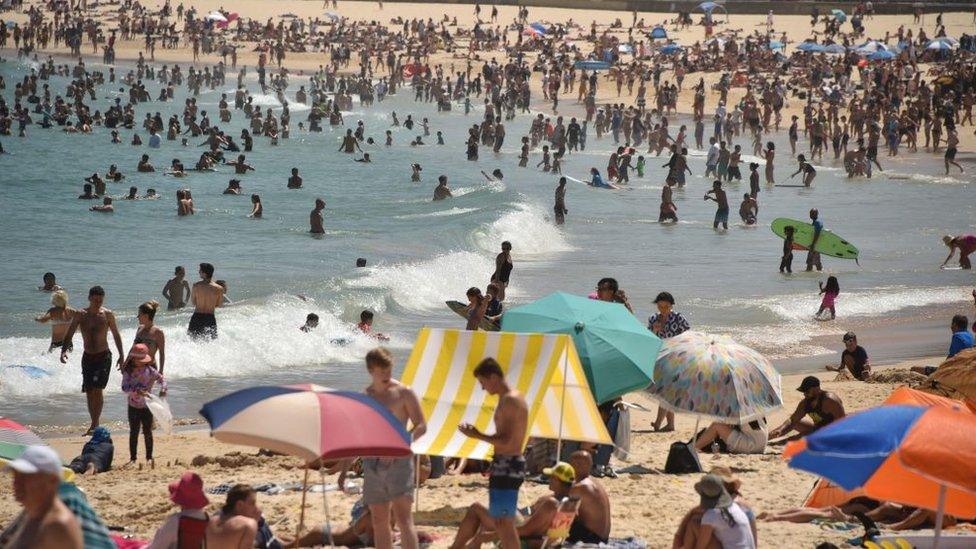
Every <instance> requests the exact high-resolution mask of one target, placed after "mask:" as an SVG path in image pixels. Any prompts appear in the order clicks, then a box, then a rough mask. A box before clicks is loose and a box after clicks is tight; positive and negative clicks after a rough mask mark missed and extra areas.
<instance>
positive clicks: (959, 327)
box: [911, 291, 976, 376]
mask: <svg viewBox="0 0 976 549" xmlns="http://www.w3.org/2000/svg"><path fill="white" fill-rule="evenodd" d="M973 297H976V291H974V292H973ZM949 331H951V332H952V339H950V340H949V353H948V355H947V356H946V358H952V357H954V356H956V355H957V354H958V353H959V352H960V351H965V350H966V349H970V348H972V347H973V346H974V341H973V334H971V333H970V332H969V318H967V317H966V315H955V316H953V317H952V321H951V322H950V323H949ZM911 370H912V371H913V372H917V373H919V374H922V375H924V376H930V375H932V374H934V373H935V371H936V370H938V367H937V366H912V368H911Z"/></svg>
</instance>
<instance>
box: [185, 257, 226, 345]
mask: <svg viewBox="0 0 976 549" xmlns="http://www.w3.org/2000/svg"><path fill="white" fill-rule="evenodd" d="M213 275H214V266H213V265H211V264H210V263H201V264H200V278H201V280H200V281H199V282H196V283H195V284H193V290H192V292H191V294H190V299H191V300H192V301H193V316H191V317H190V325H189V327H188V329H187V333H188V334H189V335H190V337H191V338H193V339H217V317H216V316H214V311H215V310H216V309H217V307H219V306H220V305H221V303H223V299H224V288H223V287H222V286H221V285H220V284H217V283H216V282H214V281H213Z"/></svg>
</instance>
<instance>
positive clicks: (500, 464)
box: [458, 358, 529, 549]
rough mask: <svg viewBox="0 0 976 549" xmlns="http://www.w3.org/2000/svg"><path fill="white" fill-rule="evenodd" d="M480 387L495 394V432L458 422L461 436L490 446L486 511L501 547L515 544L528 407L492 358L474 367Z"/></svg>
mask: <svg viewBox="0 0 976 549" xmlns="http://www.w3.org/2000/svg"><path fill="white" fill-rule="evenodd" d="M474 376H475V377H476V378H477V379H478V382H479V383H480V384H481V387H482V389H484V390H485V391H487V392H488V394H490V395H498V398H499V399H498V407H497V408H496V409H495V417H494V421H495V434H493V435H489V434H486V433H482V432H481V431H479V430H478V428H477V427H475V426H474V425H471V424H467V423H466V424H463V425H459V426H458V430H459V431H460V432H461V433H462V434H464V435H465V436H468V437H471V438H473V439H476V440H482V441H485V442H487V443H489V444H491V445H492V446H493V447H494V458H493V461H492V466H491V475H490V477H489V480H488V501H489V504H488V514H489V515H490V516H491V518H492V519H494V521H495V531H496V532H498V539H499V541H500V542H501V547H502V549H517V548H518V547H519V537H518V531H517V530H516V528H515V519H516V517H517V513H518V510H517V509H518V493H519V488H520V487H521V486H522V481H523V480H524V479H525V458H524V457H523V456H522V445H523V444H524V443H525V434H526V430H527V429H528V418H529V407H528V405H527V404H526V402H525V397H523V396H522V395H521V394H520V393H519V392H518V391H515V390H513V389H511V388H510V387H509V386H508V383H507V382H506V381H505V372H503V371H502V367H501V366H500V365H499V364H498V362H497V361H496V360H495V359H493V358H486V359H484V360H482V361H481V364H478V367H477V368H475V369H474Z"/></svg>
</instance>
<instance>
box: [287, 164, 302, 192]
mask: <svg viewBox="0 0 976 549" xmlns="http://www.w3.org/2000/svg"><path fill="white" fill-rule="evenodd" d="M288 188H289V189H301V188H302V177H301V176H300V175H298V168H292V169H291V177H289V178H288Z"/></svg>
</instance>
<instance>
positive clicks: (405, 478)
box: [339, 347, 427, 549]
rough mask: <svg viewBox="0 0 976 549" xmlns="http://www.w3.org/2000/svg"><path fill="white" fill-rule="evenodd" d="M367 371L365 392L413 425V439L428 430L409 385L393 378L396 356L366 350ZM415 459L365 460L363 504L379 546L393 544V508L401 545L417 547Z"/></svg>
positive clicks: (405, 423)
mask: <svg viewBox="0 0 976 549" xmlns="http://www.w3.org/2000/svg"><path fill="white" fill-rule="evenodd" d="M366 370H367V371H368V372H369V375H370V377H371V378H372V382H371V383H370V385H369V387H367V388H366V394H367V395H369V396H371V397H373V398H374V399H376V401H377V402H379V403H380V404H382V405H384V406H386V407H387V408H388V409H389V410H390V413H392V414H393V415H394V416H395V417H396V418H397V419H398V420H399V421H400V423H401V424H402V425H403V426H404V428H406V427H407V426H408V424H409V425H410V429H409V431H408V432H409V433H410V437H411V440H417V439H418V438H419V437H421V436H423V434H424V433H426V432H427V421H426V420H425V419H424V412H423V410H422V409H421V408H420V400H419V399H418V398H417V395H416V394H414V392H413V391H412V390H411V389H410V388H409V387H407V386H405V385H403V384H402V383H400V382H399V381H397V380H396V379H393V356H392V355H391V354H390V352H389V351H387V350H386V349H384V348H382V347H378V348H376V349H373V350H372V351H370V352H368V353H366ZM348 465H349V464H348V463H347V464H346V465H345V466H344V468H343V472H342V474H341V475H340V477H339V486H343V484H344V483H345V473H346V469H347V468H348ZM414 474H415V472H414V458H413V456H408V457H404V458H395V459H390V458H367V459H363V503H365V504H366V505H368V506H369V514H370V515H371V516H372V522H373V535H374V544H373V545H374V546H375V547H376V548H377V549H391V548H392V547H393V538H392V535H391V534H392V531H393V529H392V527H391V525H390V511H391V510H392V511H393V517H394V520H395V521H396V524H397V526H398V527H399V528H400V544H401V546H402V547H403V548H404V549H417V547H418V541H417V531H416V529H415V528H414V524H413V514H412V513H411V509H410V508H411V505H412V504H413V491H414V487H415V481H414V479H415V477H414Z"/></svg>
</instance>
